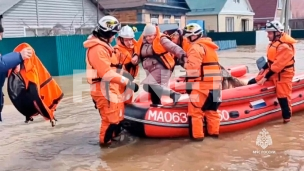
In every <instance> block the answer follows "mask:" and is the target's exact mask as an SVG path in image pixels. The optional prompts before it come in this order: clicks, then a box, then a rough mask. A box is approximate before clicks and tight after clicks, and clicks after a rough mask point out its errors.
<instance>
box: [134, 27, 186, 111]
mask: <svg viewBox="0 0 304 171" xmlns="http://www.w3.org/2000/svg"><path fill="white" fill-rule="evenodd" d="M138 56H139V57H138ZM174 57H175V58H178V60H179V61H185V60H186V53H185V51H184V50H183V49H182V48H181V47H179V46H177V45H176V44H174V43H173V42H172V41H171V40H170V38H169V37H168V36H166V35H165V34H162V33H161V32H160V31H159V28H158V26H154V25H152V24H147V25H146V26H145V28H144V31H143V33H142V36H141V37H140V39H139V40H138V48H137V53H136V55H135V56H134V57H133V58H132V62H133V63H134V64H136V63H138V62H139V61H142V64H143V68H144V69H145V71H146V75H147V77H146V79H145V80H143V82H142V84H144V86H143V88H144V90H145V91H147V92H148V93H150V95H151V101H152V104H151V106H152V107H159V106H162V104H161V97H162V95H166V96H169V97H170V98H171V99H172V100H173V105H175V104H176V103H177V101H178V100H179V98H180V96H181V94H180V93H178V92H175V91H173V90H171V89H170V88H169V87H168V83H169V79H170V77H171V75H172V71H173V69H174V67H175V60H174Z"/></svg>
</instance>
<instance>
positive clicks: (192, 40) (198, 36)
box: [188, 34, 202, 42]
mask: <svg viewBox="0 0 304 171" xmlns="http://www.w3.org/2000/svg"><path fill="white" fill-rule="evenodd" d="M196 36H197V38H195V39H192V36H189V37H188V39H189V41H190V42H194V41H196V40H197V39H199V38H201V37H202V34H199V35H196Z"/></svg>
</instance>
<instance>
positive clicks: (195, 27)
mask: <svg viewBox="0 0 304 171" xmlns="http://www.w3.org/2000/svg"><path fill="white" fill-rule="evenodd" d="M202 33H203V29H202V27H201V26H200V25H199V24H196V23H190V24H187V25H186V27H185V28H184V35H185V37H190V36H195V35H200V34H202Z"/></svg>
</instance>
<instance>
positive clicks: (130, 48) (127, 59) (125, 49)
mask: <svg viewBox="0 0 304 171" xmlns="http://www.w3.org/2000/svg"><path fill="white" fill-rule="evenodd" d="M134 38H135V34H134V31H133V29H132V28H131V27H130V26H128V25H126V26H124V27H122V28H121V30H120V31H119V32H118V37H117V39H116V42H117V45H116V46H115V47H114V52H115V55H116V57H117V61H118V65H122V68H123V71H121V72H122V74H123V75H124V76H125V77H127V78H129V80H132V81H133V80H134V78H135V77H136V76H137V74H138V71H139V66H138V64H135V65H134V64H133V63H132V62H131V59H132V57H133V55H134V48H135V46H136V43H137V42H136V40H135V39H134ZM119 90H120V93H121V95H123V101H122V103H121V105H122V109H123V110H122V111H123V112H122V114H123V115H122V116H121V117H120V120H121V121H122V120H123V119H124V104H130V103H131V102H132V99H133V91H130V89H126V86H124V85H121V86H120V87H119Z"/></svg>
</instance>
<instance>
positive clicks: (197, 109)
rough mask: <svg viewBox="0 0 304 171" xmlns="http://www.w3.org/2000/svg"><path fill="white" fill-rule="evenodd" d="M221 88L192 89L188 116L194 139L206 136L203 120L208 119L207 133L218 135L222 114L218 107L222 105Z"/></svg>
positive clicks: (190, 130)
mask: <svg viewBox="0 0 304 171" xmlns="http://www.w3.org/2000/svg"><path fill="white" fill-rule="evenodd" d="M220 97H221V90H192V91H191V93H190V96H189V99H190V100H189V104H188V117H189V134H190V137H191V138H192V139H194V140H202V139H203V138H204V130H203V126H204V124H203V122H204V119H206V123H207V125H206V127H207V133H208V134H209V135H211V136H218V135H219V129H220V116H219V114H218V112H217V109H218V107H219V105H220Z"/></svg>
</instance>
